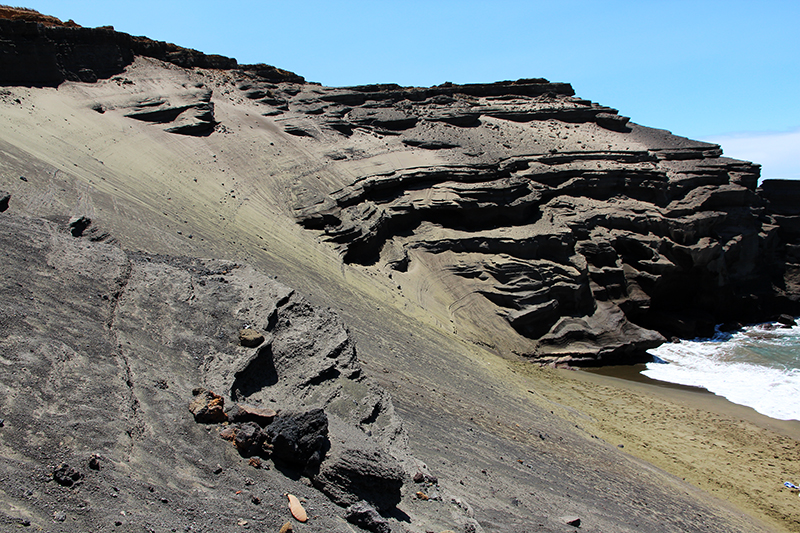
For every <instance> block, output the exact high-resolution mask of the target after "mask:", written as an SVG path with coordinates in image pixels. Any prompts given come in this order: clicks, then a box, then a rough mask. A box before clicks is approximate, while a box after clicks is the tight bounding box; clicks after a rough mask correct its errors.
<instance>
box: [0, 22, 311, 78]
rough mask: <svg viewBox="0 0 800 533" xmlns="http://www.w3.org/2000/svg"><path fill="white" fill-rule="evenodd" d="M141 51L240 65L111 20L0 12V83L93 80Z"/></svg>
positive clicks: (182, 60)
mask: <svg viewBox="0 0 800 533" xmlns="http://www.w3.org/2000/svg"><path fill="white" fill-rule="evenodd" d="M20 11H23V13H20ZM17 15H21V16H17ZM70 22H71V21H70ZM137 55H138V56H143V57H151V58H154V59H158V60H161V61H164V62H167V63H172V64H174V65H178V66H181V67H185V68H193V67H199V68H210V69H236V68H238V63H237V62H236V60H235V59H233V58H229V57H224V56H220V55H207V54H204V53H202V52H198V51H197V50H191V49H189V48H183V47H180V46H177V45H174V44H172V43H165V42H163V41H154V40H152V39H148V38H146V37H133V36H131V35H128V34H127V33H122V32H117V31H114V28H112V27H110V26H109V27H102V28H82V27H80V26H78V25H77V24H75V23H69V24H65V23H61V21H59V20H58V19H56V18H54V17H44V16H42V15H40V14H39V13H36V12H31V11H30V10H19V9H12V8H7V9H4V11H2V12H0V57H1V58H2V64H3V68H2V70H0V85H33V86H57V85H59V84H60V83H62V82H63V81H64V80H71V81H82V82H88V83H93V82H96V81H97V80H98V79H107V78H110V77H111V76H114V75H116V74H120V73H121V72H122V71H123V70H124V69H125V67H126V66H128V65H130V64H131V63H132V62H133V59H134V57H135V56H137ZM242 69H243V70H244V71H245V72H247V73H248V75H250V76H252V77H253V78H256V79H261V78H262V77H263V79H264V80H265V81H293V82H301V83H302V82H303V81H304V80H303V78H302V77H301V76H298V75H297V74H294V73H292V72H288V71H286V70H282V69H278V68H275V67H271V66H269V65H263V64H259V65H243V66H242Z"/></svg>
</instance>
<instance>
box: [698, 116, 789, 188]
mask: <svg viewBox="0 0 800 533" xmlns="http://www.w3.org/2000/svg"><path fill="white" fill-rule="evenodd" d="M704 140H705V141H708V142H713V143H716V144H719V145H720V146H722V151H723V152H724V155H725V156H726V157H733V158H734V159H744V160H746V161H752V162H753V163H759V164H760V165H761V177H762V178H791V179H800V128H798V129H796V130H794V131H789V132H777V133H776V132H769V133H731V134H726V135H718V136H714V137H709V138H707V139H704Z"/></svg>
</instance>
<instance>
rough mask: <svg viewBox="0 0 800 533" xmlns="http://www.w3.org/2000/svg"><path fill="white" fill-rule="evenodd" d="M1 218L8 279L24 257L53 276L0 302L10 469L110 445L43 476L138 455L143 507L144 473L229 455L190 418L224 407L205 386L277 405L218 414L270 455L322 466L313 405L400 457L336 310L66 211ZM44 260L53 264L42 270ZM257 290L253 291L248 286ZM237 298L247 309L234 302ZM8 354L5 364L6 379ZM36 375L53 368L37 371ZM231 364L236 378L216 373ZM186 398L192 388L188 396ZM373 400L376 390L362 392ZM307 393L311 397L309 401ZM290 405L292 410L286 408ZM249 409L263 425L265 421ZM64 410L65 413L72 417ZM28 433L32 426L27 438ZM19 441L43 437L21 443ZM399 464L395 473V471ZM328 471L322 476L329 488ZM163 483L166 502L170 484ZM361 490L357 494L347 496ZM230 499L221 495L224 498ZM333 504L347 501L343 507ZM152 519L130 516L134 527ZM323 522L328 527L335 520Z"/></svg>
mask: <svg viewBox="0 0 800 533" xmlns="http://www.w3.org/2000/svg"><path fill="white" fill-rule="evenodd" d="M0 224H2V226H3V231H2V232H1V233H2V235H3V250H4V253H5V256H6V261H5V262H4V265H3V274H4V276H5V275H9V274H10V273H11V272H17V274H16V275H15V276H16V279H19V280H22V279H23V278H21V277H19V275H20V274H21V271H20V270H19V269H20V265H21V264H25V265H26V267H27V275H28V276H37V277H39V278H40V279H41V280H47V281H45V284H47V285H48V287H46V288H45V287H44V286H42V285H35V284H32V283H28V284H27V285H26V286H27V287H28V289H27V290H18V289H12V291H13V292H14V294H15V296H13V297H9V298H5V299H4V310H3V312H2V314H1V315H0V325H2V330H1V331H0V353H2V358H3V359H2V360H3V361H8V362H13V367H14V370H9V372H12V373H13V374H15V375H17V373H19V374H18V375H17V378H15V379H16V382H17V383H18V385H19V388H17V389H15V390H13V391H12V390H8V389H6V388H3V390H2V391H1V394H2V402H3V406H4V407H3V414H4V415H5V416H6V418H5V426H6V427H4V428H3V433H2V435H0V450H2V453H3V456H5V457H7V456H8V455H7V453H8V451H9V449H10V448H9V447H8V446H9V445H10V443H16V444H14V446H13V448H14V450H15V452H14V455H15V456H16V457H17V459H15V461H14V464H7V465H5V466H4V467H3V468H4V469H5V470H4V471H5V472H6V473H9V472H17V471H18V469H25V468H34V469H36V468H43V467H44V466H45V465H46V464H47V463H48V462H50V461H52V460H53V459H55V458H59V459H61V460H62V461H63V460H64V459H67V460H68V461H69V462H70V463H75V462H78V461H84V460H85V455H84V457H83V458H80V457H79V456H78V455H77V454H81V453H85V452H84V450H91V451H92V452H93V453H94V454H93V455H92V457H93V458H95V457H99V456H102V457H103V458H104V464H105V465H106V466H105V467H104V468H103V469H100V468H99V462H96V465H95V466H91V465H90V466H91V468H90V470H89V472H92V474H90V475H86V474H83V473H81V472H79V471H78V470H76V469H74V468H72V467H70V466H68V463H67V462H64V463H63V464H61V466H59V467H57V468H56V469H54V470H52V479H53V480H55V481H56V483H58V484H59V485H62V486H64V487H70V488H75V487H77V486H79V485H80V486H83V485H89V486H91V487H96V486H98V484H103V483H111V484H118V483H119V481H112V479H113V478H115V476H119V475H123V476H124V475H126V474H124V472H127V471H129V469H134V470H135V471H138V472H139V473H140V474H141V475H143V476H144V478H145V480H143V481H142V482H143V483H144V484H145V488H144V489H142V491H141V492H140V493H132V494H131V495H130V497H131V498H132V500H130V501H138V502H139V503H138V504H136V505H139V506H145V505H146V504H145V500H146V499H147V497H148V495H149V494H151V493H152V491H153V489H152V488H151V489H150V490H149V491H148V490H147V489H146V486H147V485H148V484H149V485H151V486H152V485H158V486H161V481H159V478H160V476H167V477H169V478H170V479H173V481H171V482H170V483H173V482H175V481H176V480H175V478H174V474H173V472H174V471H175V469H176V468H179V469H188V470H187V472H188V471H190V472H191V474H190V475H189V477H187V478H186V482H187V483H189V484H190V485H191V484H193V483H194V482H192V481H189V479H200V478H203V479H207V480H208V481H210V480H211V479H212V477H211V476H214V475H215V474H214V473H212V472H211V470H210V469H208V468H207V467H206V466H204V463H205V461H208V462H209V463H210V464H214V462H219V463H230V461H231V459H230V457H228V458H226V457H227V456H226V450H229V449H230V446H228V445H226V444H225V443H224V442H223V441H222V440H220V439H218V438H216V437H215V436H214V434H213V433H212V432H211V431H210V430H211V426H204V425H197V426H195V427H192V425H194V424H195V422H201V423H203V424H216V423H220V422H223V421H225V420H226V418H227V417H226V414H225V413H224V412H223V408H224V399H225V398H224V397H223V396H221V395H219V394H216V393H215V392H212V391H213V390H219V391H221V392H222V391H224V392H225V394H226V396H227V397H228V398H232V397H236V396H242V397H244V398H247V399H248V400H249V401H250V402H251V403H255V404H257V405H261V404H262V401H269V400H266V398H269V399H270V400H274V403H275V404H276V405H277V404H279V405H281V406H282V407H284V408H286V409H287V411H286V412H285V413H283V414H281V415H280V416H277V417H276V413H275V411H273V410H271V409H269V408H268V407H266V406H264V407H251V406H236V407H235V408H234V409H232V410H231V414H232V418H233V419H234V421H235V423H234V424H232V425H231V426H229V427H228V430H230V433H231V434H230V438H231V440H232V441H233V443H234V445H235V449H236V450H237V451H238V452H239V454H240V455H241V456H243V457H252V456H262V457H269V455H270V453H271V452H273V449H274V455H275V457H277V458H279V459H281V460H284V461H287V462H291V463H292V464H295V465H298V467H299V468H301V469H302V468H303V467H313V468H319V466H320V463H322V464H323V465H324V464H325V462H326V461H327V460H328V459H327V458H326V455H325V452H326V451H327V439H328V435H329V431H328V425H327V417H326V415H325V413H324V412H323V410H322V409H321V408H320V407H325V408H326V409H330V410H331V411H332V412H333V413H335V414H333V415H332V416H333V417H335V419H336V425H335V426H334V427H335V430H334V431H333V432H331V433H330V435H331V436H332V437H334V438H336V439H337V443H345V445H348V444H347V443H350V442H354V443H353V444H352V446H356V445H357V446H361V445H362V443H363V442H365V441H366V442H369V443H371V446H373V447H374V448H375V449H376V450H380V453H383V454H385V455H384V459H385V460H391V461H395V464H398V463H397V462H396V460H395V459H394V458H392V455H391V452H390V449H391V450H395V453H397V455H398V456H399V457H402V458H408V457H410V456H409V455H408V452H407V450H405V448H404V447H403V446H404V445H403V444H402V441H400V440H397V437H398V435H401V434H402V428H401V425H400V421H399V419H398V418H397V417H396V416H395V415H393V414H392V411H391V403H390V402H391V401H390V400H389V399H388V397H387V396H386V395H385V393H381V391H380V389H377V387H375V386H374V385H372V384H371V383H370V382H369V381H368V380H367V379H366V378H364V377H363V376H362V374H361V372H360V366H359V362H358V360H357V359H356V357H355V350H354V347H353V344H352V340H351V339H350V337H349V335H348V334H347V332H346V331H345V330H344V329H343V328H342V326H341V324H340V322H339V321H338V319H337V318H336V317H335V315H333V314H332V313H331V312H330V311H323V310H320V309H318V308H314V307H313V306H311V305H310V304H308V303H307V302H306V301H305V300H304V299H302V298H300V297H299V296H297V295H295V294H294V293H293V292H292V291H291V290H290V289H287V288H286V287H284V286H282V285H280V284H279V283H277V282H276V281H274V280H272V279H270V278H268V277H266V276H263V275H261V274H259V273H257V272H255V271H253V270H252V269H249V268H247V267H244V266H242V265H239V264H236V263H226V262H215V261H210V262H206V261H201V260H194V259H180V258H171V257H163V256H149V255H143V254H130V255H129V254H126V253H125V252H123V251H122V250H121V249H120V248H118V247H117V246H116V245H113V244H106V243H101V242H95V241H92V240H91V239H90V238H89V237H87V236H82V237H81V236H75V235H74V234H73V232H72V231H71V229H72V228H71V226H70V225H69V224H67V223H64V225H63V226H61V227H58V226H56V225H55V224H53V223H50V222H45V221H42V220H35V219H25V218H17V217H14V216H13V215H10V214H7V213H4V214H3V218H2V220H0ZM11 243H15V244H13V245H12V244H11ZM23 243H24V244H23ZM42 273H47V277H46V278H41V274H42ZM51 282H52V283H53V285H49V283H51ZM28 291H33V292H28ZM6 292H7V293H8V291H6ZM28 294H36V296H35V297H29V296H28ZM253 294H255V295H256V296H257V297H258V298H257V300H248V299H247V297H245V295H253ZM8 296H10V293H8ZM66 302H73V304H72V305H68V304H67V303H66ZM241 302H248V303H249V307H248V308H242V307H241V306H240V304H241ZM253 302H255V303H253ZM39 305H44V306H46V307H42V308H39ZM284 310H286V311H287V312H286V313H285V312H284ZM298 311H299V312H298ZM289 321H291V322H289ZM243 323H258V324H260V325H261V326H263V329H264V330H265V331H268V332H270V333H271V334H272V337H271V344H270V346H271V347H272V352H270V355H271V357H270V358H269V359H265V358H264V357H259V356H256V357H255V358H252V357H250V354H251V353H252V352H255V353H257V354H258V353H261V352H262V351H263V348H262V349H260V350H255V349H252V348H246V347H243V346H240V343H239V342H238V333H239V330H240V328H241V324H243ZM65 332H68V333H66V334H65ZM272 354H274V355H275V357H274V359H273V358H272ZM248 357H250V358H249V359H248ZM242 360H244V361H247V364H246V367H245V368H244V369H241V368H239V367H237V364H239V362H240V361H242ZM300 362H302V365H300V364H298V363H300ZM298 366H302V367H303V368H301V369H297V370H299V372H301V373H302V374H301V375H298V374H292V373H290V372H285V373H284V369H288V368H295V367H298ZM276 367H277V370H276ZM7 368H8V366H7V365H3V367H2V373H3V375H2V376H1V377H2V380H3V382H6V381H5V380H6V377H7V375H6V370H5V369H7ZM331 369H341V370H346V373H343V372H340V371H339V370H337V371H336V372H331ZM270 372H278V374H279V376H280V378H279V380H280V382H281V384H282V385H283V387H285V389H281V387H278V386H275V390H269V389H270V387H271V386H270V384H269V383H268V381H269V380H267V382H265V381H263V380H260V379H258V377H260V376H264V375H265V373H266V374H267V376H268V375H269V373H270ZM315 372H316V373H315ZM42 373H44V374H43V375H45V376H50V377H48V378H47V379H45V380H40V379H39V376H40V374H42ZM226 374H229V375H231V377H233V376H235V379H232V380H231V379H229V380H227V381H226V380H225V379H221V377H222V376H224V375H226ZM245 376H248V377H247V379H246V380H245V381H244V383H246V384H248V385H249V386H251V387H252V388H247V387H245V388H244V389H242V388H235V389H234V388H232V386H231V385H232V383H236V384H237V385H238V384H239V383H242V380H243V379H244V378H245ZM192 381H194V382H195V383H197V382H203V381H206V382H212V383H215V384H219V383H227V384H228V389H227V390H224V389H221V388H210V389H206V388H202V387H201V388H195V389H194V390H192V387H191V382H192ZM256 384H258V387H256V386H255V385H256ZM242 390H244V391H246V392H245V393H243V392H242ZM300 391H305V393H306V394H305V395H303V394H301V393H300ZM188 397H191V398H192V400H191V402H190V403H189V409H188V410H187V409H186V405H187V403H186V398H188ZM370 399H371V400H372V401H373V402H376V403H373V404H372V405H370V404H369V401H370ZM356 400H357V401H356ZM26 403H29V405H38V406H41V408H42V409H44V410H45V411H46V412H42V413H40V414H37V415H33V416H32V413H30V412H27V410H21V409H19V406H21V405H22V404H26ZM359 403H360V404H362V405H361V406H357V404H359ZM378 403H379V404H380V405H378ZM314 405H316V406H319V407H317V408H310V409H308V410H303V409H305V408H306V407H307V406H314ZM15 406H17V407H15ZM387 408H388V409H387ZM363 409H367V410H370V411H377V410H381V411H382V412H383V417H382V419H381V426H376V425H374V421H373V423H370V422H368V421H365V420H364V416H363V414H362V410H363ZM292 410H294V411H295V412H296V413H298V414H295V415H292V414H290V411H292ZM48 413H49V414H48ZM66 413H70V414H69V415H67V414H66ZM67 418H69V420H71V422H66V420H67ZM62 419H63V420H62ZM273 419H274V420H273ZM252 420H255V421H252ZM187 422H190V424H191V425H187ZM257 422H262V423H266V424H267V425H266V429H262V427H261V426H260V425H259V424H258V423H257ZM64 423H66V424H74V426H73V427H72V429H68V428H67V427H66V426H64V425H63V424H64ZM203 427H208V429H209V431H208V432H207V431H205V430H203V429H202V428H203ZM195 428H197V429H195ZM365 432H368V433H369V435H367V434H366V433H365ZM387 432H388V434H387ZM34 433H36V434H37V435H39V437H37V438H36V439H35V440H31V436H32V435H33V434H34ZM67 434H69V435H70V436H69V439H70V442H72V444H71V445H70V446H68V447H67V448H64V447H63V446H60V445H59V444H58V442H57V441H58V440H59V439H63V438H66V437H65V435H67ZM373 435H374V436H373ZM354 436H355V438H356V440H355V441H353V439H354ZM26 441H27V442H31V443H37V444H31V445H25V444H23V443H24V442H26ZM39 445H41V446H42V448H39V447H38V446H39ZM45 449H46V450H48V451H42V452H39V451H37V450H45ZM59 450H61V451H59ZM229 468H235V467H229ZM242 468H247V467H246V466H245V465H243V466H242ZM398 468H399V467H398ZM206 470H208V471H207V472H206ZM259 472H262V473H263V476H271V478H272V479H269V480H268V479H267V478H264V479H262V482H265V483H268V484H277V485H276V486H279V485H280V484H281V483H283V484H284V485H286V483H288V482H290V480H289V479H288V478H285V479H286V480H285V481H283V482H282V481H280V480H277V481H276V479H274V476H279V475H280V474H278V473H277V472H276V471H269V470H259ZM250 475H251V476H253V474H250ZM397 475H398V476H399V478H398V481H399V483H400V484H402V480H403V478H404V476H405V474H404V472H403V471H402V469H398V471H397ZM198 476H199V477H198ZM263 476H262V477H263ZM260 479H261V478H260ZM103 480H105V481H103ZM208 481H206V482H208ZM206 482H204V483H206ZM177 483H178V486H179V487H181V488H179V489H178V493H175V494H184V496H182V497H181V499H184V498H188V499H189V500H192V499H193V497H190V496H188V494H189V492H190V491H191V489H190V486H189V485H184V482H182V481H177ZM336 484H337V481H330V482H329V483H328V485H326V486H334V485H336ZM126 486H128V485H127V484H126ZM350 488H351V487H349V486H348V485H346V484H345V481H342V482H341V483H339V485H338V489H337V490H339V491H343V492H345V493H346V492H347V491H348V490H350ZM394 488H395V489H396V488H397V487H394ZM89 490H92V491H95V490H96V489H95V488H91V489H89ZM115 490H116V489H115ZM126 490H128V489H126ZM130 490H134V487H131V488H130ZM295 490H296V489H295ZM354 490H355V489H354ZM183 491H185V492H183ZM230 493H231V494H233V491H231V492H230ZM93 497H94V496H92V498H93ZM161 497H162V499H163V501H169V500H170V499H172V498H175V495H173V496H172V497H171V498H166V497H163V496H161ZM361 497H362V495H361V493H360V492H359V493H358V495H357V496H356V495H354V496H353V498H357V499H360V498H361ZM203 498H204V497H203ZM259 500H260V498H259ZM37 501H38V502H40V503H37V504H35V505H34V507H31V509H32V511H33V513H34V514H37V513H39V511H38V510H36V509H38V507H37V506H38V505H40V504H41V506H42V507H41V513H43V514H42V515H41V516H42V520H45V519H46V520H48V521H49V520H50V518H49V515H52V510H48V509H49V508H50V506H51V505H52V502H53V501H55V500H53V499H52V498H50V497H49V496H44V497H43V498H41V499H38V500H37ZM96 502H97V503H98V504H99V503H100V500H96ZM398 502H399V499H397V500H396V501H395V502H394V503H395V504H396V503H398ZM187 505H192V504H190V503H187ZM230 505H232V502H226V503H225V505H224V506H223V507H228V506H230ZM102 508H103V504H100V505H98V510H97V511H96V512H94V511H92V512H88V513H86V512H84V513H83V514H82V517H83V518H81V519H80V520H83V519H85V520H88V522H85V523H84V522H81V521H80V520H79V522H77V523H79V524H84V525H85V526H86V527H89V523H98V522H97V520H101V518H100V516H101V515H103V513H104V511H103V510H102ZM236 509H237V506H236V505H233V507H231V508H230V509H229V510H228V511H227V512H230V513H234V514H236V513H239V512H241V511H237V510H236ZM336 513H339V514H342V513H343V509H342V510H339V511H336ZM150 518H151V517H144V516H142V517H141V518H131V519H129V520H130V523H131V524H137V523H138V524H140V525H141V526H142V527H143V526H144V524H145V523H146V522H145V521H144V520H150ZM328 520H329V519H327V518H326V519H325V520H323V522H325V521H328ZM234 523H235V521H234ZM332 524H333V523H332V522H331V523H330V525H329V526H324V527H326V528H327V527H331V528H332V530H341V529H340V528H337V527H336V526H334V525H332ZM279 525H280V524H278V525H277V526H276V527H275V529H277V527H279ZM223 530H225V531H228V530H229V529H227V528H223Z"/></svg>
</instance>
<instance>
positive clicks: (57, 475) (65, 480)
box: [53, 463, 83, 487]
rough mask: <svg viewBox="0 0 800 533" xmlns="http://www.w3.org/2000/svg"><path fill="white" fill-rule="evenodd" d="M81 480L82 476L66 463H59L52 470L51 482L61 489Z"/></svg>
mask: <svg viewBox="0 0 800 533" xmlns="http://www.w3.org/2000/svg"><path fill="white" fill-rule="evenodd" d="M82 479H83V474H81V473H80V472H78V471H77V470H75V469H74V468H72V467H71V466H69V465H68V464H66V463H61V464H60V465H59V466H58V467H56V468H55V470H53V481H55V482H56V483H58V484H59V485H61V486H63V487H71V486H73V485H75V484H76V483H78V482H80V481H81V480H82Z"/></svg>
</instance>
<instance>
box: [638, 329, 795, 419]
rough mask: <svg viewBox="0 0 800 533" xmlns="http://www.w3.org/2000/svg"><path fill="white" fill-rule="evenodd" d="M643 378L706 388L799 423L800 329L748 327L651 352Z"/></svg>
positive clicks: (684, 341) (769, 414) (774, 416)
mask: <svg viewBox="0 0 800 533" xmlns="http://www.w3.org/2000/svg"><path fill="white" fill-rule="evenodd" d="M649 353H650V354H651V355H653V356H655V357H656V358H657V359H656V362H653V363H648V364H647V370H644V371H642V374H644V375H645V376H647V377H649V378H652V379H657V380H659V381H667V382H670V383H677V384H680V385H689V386H694V387H702V388H704V389H707V390H708V391H710V392H713V393H714V394H717V395H719V396H723V397H725V398H727V399H728V400H730V401H731V402H734V403H737V404H740V405H745V406H747V407H751V408H753V409H755V410H756V411H758V412H759V413H761V414H763V415H766V416H769V417H771V418H775V419H778V420H800V402H798V401H797V398H798V397H800V326H793V327H791V328H787V327H781V326H780V325H778V324H761V325H757V326H750V327H747V328H744V329H742V330H741V331H738V332H736V333H723V332H719V331H718V332H717V334H716V335H715V336H714V337H712V338H710V339H695V340H682V341H680V342H677V343H667V344H663V345H661V346H659V347H658V348H655V349H652V350H649Z"/></svg>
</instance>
